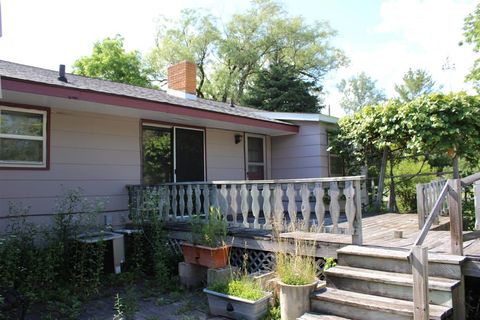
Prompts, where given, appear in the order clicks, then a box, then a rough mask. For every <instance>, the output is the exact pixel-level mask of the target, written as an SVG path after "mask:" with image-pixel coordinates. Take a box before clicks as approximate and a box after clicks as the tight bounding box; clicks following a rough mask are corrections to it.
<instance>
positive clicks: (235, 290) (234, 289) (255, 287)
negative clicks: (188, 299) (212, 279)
mask: <svg viewBox="0 0 480 320" xmlns="http://www.w3.org/2000/svg"><path fill="white" fill-rule="evenodd" d="M208 289H210V290H212V291H216V292H220V293H223V294H227V295H230V296H235V297H239V298H243V299H247V300H252V301H256V300H260V299H261V298H263V297H265V295H266V294H265V292H264V291H263V289H262V287H261V285H260V284H259V283H258V282H257V281H255V280H254V279H253V278H252V277H249V276H247V275H244V276H242V277H240V278H238V279H232V280H230V281H228V282H224V283H214V284H212V285H211V286H210V287H208Z"/></svg>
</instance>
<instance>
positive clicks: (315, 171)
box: [271, 121, 331, 179]
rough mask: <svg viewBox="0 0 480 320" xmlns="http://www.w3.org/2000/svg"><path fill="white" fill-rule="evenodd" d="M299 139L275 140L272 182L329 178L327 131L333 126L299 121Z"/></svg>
mask: <svg viewBox="0 0 480 320" xmlns="http://www.w3.org/2000/svg"><path fill="white" fill-rule="evenodd" d="M294 123H295V124H297V125H299V127H300V132H299V133H298V134H297V135H291V136H281V137H272V138H271V141H272V142H271V143H272V178H273V179H295V178H318V177H327V176H328V175H329V170H328V152H327V133H326V129H327V128H328V127H330V126H331V125H328V124H325V123H318V122H307V121H297V122H294Z"/></svg>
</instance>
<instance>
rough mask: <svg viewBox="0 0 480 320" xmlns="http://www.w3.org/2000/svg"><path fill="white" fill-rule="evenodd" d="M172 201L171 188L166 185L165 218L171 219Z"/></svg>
mask: <svg viewBox="0 0 480 320" xmlns="http://www.w3.org/2000/svg"><path fill="white" fill-rule="evenodd" d="M171 203H172V201H171V197H170V188H169V187H168V186H167V187H165V220H170V210H171V206H172V205H171Z"/></svg>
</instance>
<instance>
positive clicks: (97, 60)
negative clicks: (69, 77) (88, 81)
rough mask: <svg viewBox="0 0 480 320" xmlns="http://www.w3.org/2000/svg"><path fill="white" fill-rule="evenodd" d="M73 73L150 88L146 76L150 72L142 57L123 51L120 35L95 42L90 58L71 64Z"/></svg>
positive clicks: (135, 52)
mask: <svg viewBox="0 0 480 320" xmlns="http://www.w3.org/2000/svg"><path fill="white" fill-rule="evenodd" d="M73 73H74V74H78V75H82V76H87V77H93V78H100V79H105V80H111V81H115V82H121V83H128V84H131V85H135V86H140V87H151V82H150V79H149V76H148V75H149V73H151V71H150V70H149V69H147V68H145V67H144V66H143V62H142V57H141V55H140V53H139V52H138V51H131V52H126V51H125V49H124V47H123V37H121V36H120V35H116V36H115V37H114V38H105V39H104V40H103V41H101V42H100V41H98V42H96V43H95V44H94V46H93V51H92V54H91V55H90V56H84V57H81V58H80V59H78V60H76V61H75V62H74V63H73Z"/></svg>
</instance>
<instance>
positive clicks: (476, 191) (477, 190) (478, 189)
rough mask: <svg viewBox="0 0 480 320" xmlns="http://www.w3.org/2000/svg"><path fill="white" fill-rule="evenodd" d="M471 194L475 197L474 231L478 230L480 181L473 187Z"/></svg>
mask: <svg viewBox="0 0 480 320" xmlns="http://www.w3.org/2000/svg"><path fill="white" fill-rule="evenodd" d="M473 194H474V197H475V230H480V181H477V182H475V184H474V185H473Z"/></svg>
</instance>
